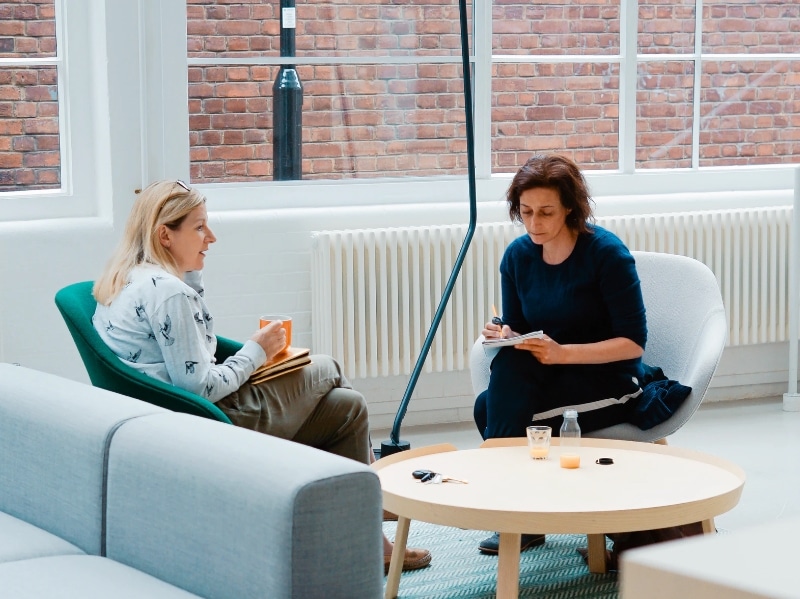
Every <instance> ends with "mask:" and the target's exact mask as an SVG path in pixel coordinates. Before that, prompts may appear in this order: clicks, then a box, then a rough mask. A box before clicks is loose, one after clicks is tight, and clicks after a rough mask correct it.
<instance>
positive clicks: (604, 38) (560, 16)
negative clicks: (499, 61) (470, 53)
mask: <svg viewBox="0 0 800 599" xmlns="http://www.w3.org/2000/svg"><path fill="white" fill-rule="evenodd" d="M619 27H620V7H619V0H594V1H590V2H586V3H583V2H580V3H576V2H575V0H560V1H556V2H554V1H553V0H546V1H543V0H528V1H527V2H525V1H520V0H493V3H492V34H493V35H492V51H493V53H494V54H557V55H563V54H577V55H580V54H618V53H619V47H620V41H619V40H620V37H619Z"/></svg>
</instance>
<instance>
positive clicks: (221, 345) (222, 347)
mask: <svg viewBox="0 0 800 599" xmlns="http://www.w3.org/2000/svg"><path fill="white" fill-rule="evenodd" d="M242 345H244V344H242V343H239V342H238V341H234V340H233V339H228V338H227V337H220V336H219V335H217V351H216V353H215V354H214V357H215V358H216V359H217V364H222V362H224V361H225V360H227V359H228V358H230V357H231V356H232V355H233V354H235V353H236V352H237V351H239V350H240V349H242Z"/></svg>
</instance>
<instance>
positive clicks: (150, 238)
mask: <svg viewBox="0 0 800 599" xmlns="http://www.w3.org/2000/svg"><path fill="white" fill-rule="evenodd" d="M205 201H206V199H205V197H204V196H203V195H202V194H200V193H199V192H198V191H196V190H194V189H190V188H189V187H188V186H187V185H186V184H185V183H183V181H156V182H155V183H151V184H150V185H148V186H147V187H146V188H145V189H143V190H142V191H141V193H139V195H138V197H137V198H136V201H135V202H134V204H133V208H132V209H131V213H130V214H129V215H128V221H127V222H126V224H125V231H124V233H123V234H122V239H121V240H120V242H119V245H117V248H116V250H114V254H113V255H112V256H111V259H110V260H109V261H108V264H107V265H106V268H105V270H104V271H103V274H102V275H101V276H100V278H99V279H97V281H95V284H94V288H93V289H92V294H93V295H94V298H95V299H96V300H97V301H98V302H99V303H101V304H104V305H106V306H107V305H108V304H110V303H111V302H112V301H113V300H114V298H115V297H117V295H118V294H119V292H120V291H121V290H122V288H123V287H124V286H125V284H126V283H127V282H128V276H129V274H130V272H131V270H132V269H133V268H134V267H135V266H138V265H139V264H143V263H147V264H155V265H157V266H160V267H161V268H163V269H164V270H166V271H167V272H171V273H172V274H174V275H175V276H177V277H180V278H183V273H182V272H179V271H178V265H177V264H176V262H175V259H174V258H173V257H172V254H170V253H169V252H168V251H167V250H166V248H165V247H164V246H162V245H161V242H160V240H159V236H158V231H159V229H160V227H161V225H164V226H166V227H169V228H170V229H177V228H178V227H180V225H181V223H182V222H183V220H184V219H185V218H186V217H187V216H188V215H189V213H190V212H191V211H192V210H194V209H195V208H197V207H198V206H200V205H201V204H203V203H204V202H205Z"/></svg>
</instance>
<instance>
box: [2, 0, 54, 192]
mask: <svg viewBox="0 0 800 599" xmlns="http://www.w3.org/2000/svg"><path fill="white" fill-rule="evenodd" d="M55 54H56V38H55V9H54V7H53V0H44V1H41V2H35V1H31V2H26V1H20V2H0V57H3V58H44V57H52V56H55ZM60 167H61V156H60V153H59V137H58V86H57V73H56V69H55V67H37V66H6V67H0V191H15V190H18V189H25V190H31V189H57V188H59V187H60V185H61V171H60Z"/></svg>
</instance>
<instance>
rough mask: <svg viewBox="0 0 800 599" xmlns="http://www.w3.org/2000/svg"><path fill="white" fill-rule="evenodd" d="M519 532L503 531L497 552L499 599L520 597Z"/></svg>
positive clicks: (520, 537) (520, 536)
mask: <svg viewBox="0 0 800 599" xmlns="http://www.w3.org/2000/svg"><path fill="white" fill-rule="evenodd" d="M521 539H522V535H521V534H520V533H518V532H501V533H500V547H499V550H498V552H497V599H517V597H519V545H520V541H521Z"/></svg>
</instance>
